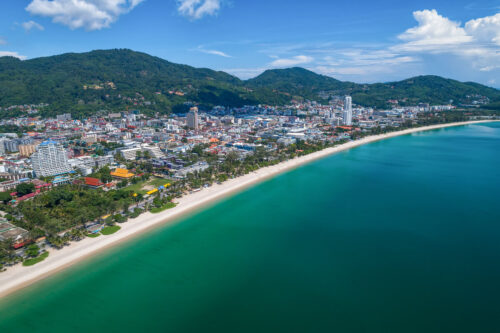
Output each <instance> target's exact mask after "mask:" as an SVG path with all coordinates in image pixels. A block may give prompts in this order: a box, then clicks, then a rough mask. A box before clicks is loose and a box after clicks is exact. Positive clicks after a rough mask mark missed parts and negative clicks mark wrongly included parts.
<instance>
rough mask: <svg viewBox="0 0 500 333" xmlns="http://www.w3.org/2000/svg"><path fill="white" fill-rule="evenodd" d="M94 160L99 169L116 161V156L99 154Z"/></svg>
mask: <svg viewBox="0 0 500 333" xmlns="http://www.w3.org/2000/svg"><path fill="white" fill-rule="evenodd" d="M94 160H95V164H96V166H97V168H98V169H100V168H102V167H105V166H106V165H110V164H113V163H115V158H114V157H113V155H105V156H97V157H95V158H94Z"/></svg>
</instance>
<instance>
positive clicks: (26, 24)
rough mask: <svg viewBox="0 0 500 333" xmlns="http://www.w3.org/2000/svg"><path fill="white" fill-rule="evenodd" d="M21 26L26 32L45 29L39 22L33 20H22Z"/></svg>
mask: <svg viewBox="0 0 500 333" xmlns="http://www.w3.org/2000/svg"><path fill="white" fill-rule="evenodd" d="M21 26H22V27H23V28H24V30H26V31H27V32H29V31H31V30H33V29H36V30H40V31H43V30H45V28H44V27H43V26H42V25H41V24H40V23H36V22H35V21H28V22H23V23H21Z"/></svg>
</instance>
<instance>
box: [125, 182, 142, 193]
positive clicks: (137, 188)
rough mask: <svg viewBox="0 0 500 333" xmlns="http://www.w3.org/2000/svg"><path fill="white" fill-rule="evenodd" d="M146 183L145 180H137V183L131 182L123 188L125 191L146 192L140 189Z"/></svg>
mask: <svg viewBox="0 0 500 333" xmlns="http://www.w3.org/2000/svg"><path fill="white" fill-rule="evenodd" d="M146 184H147V182H138V183H137V184H132V185H129V186H127V187H125V188H124V189H125V190H127V191H134V192H135V193H141V194H146V192H147V191H142V188H143V187H144V186H145V185H146Z"/></svg>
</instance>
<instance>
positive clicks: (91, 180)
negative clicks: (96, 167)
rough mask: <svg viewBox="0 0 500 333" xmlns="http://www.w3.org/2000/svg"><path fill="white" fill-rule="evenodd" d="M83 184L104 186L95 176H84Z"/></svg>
mask: <svg viewBox="0 0 500 333" xmlns="http://www.w3.org/2000/svg"><path fill="white" fill-rule="evenodd" d="M85 185H86V186H88V187H90V188H100V187H103V186H104V183H103V182H101V181H100V180H99V179H97V178H92V177H85Z"/></svg>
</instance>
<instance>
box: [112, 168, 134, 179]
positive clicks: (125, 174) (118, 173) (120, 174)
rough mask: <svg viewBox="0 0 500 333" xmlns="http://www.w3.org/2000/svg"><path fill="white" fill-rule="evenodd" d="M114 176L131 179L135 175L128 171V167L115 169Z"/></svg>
mask: <svg viewBox="0 0 500 333" xmlns="http://www.w3.org/2000/svg"><path fill="white" fill-rule="evenodd" d="M110 174H111V176H112V177H115V178H119V179H130V178H132V177H134V176H135V175H134V174H133V173H132V172H130V171H128V170H127V169H120V168H118V169H116V170H115V171H112V172H111V173H110Z"/></svg>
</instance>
